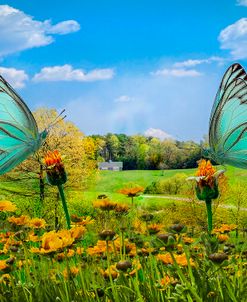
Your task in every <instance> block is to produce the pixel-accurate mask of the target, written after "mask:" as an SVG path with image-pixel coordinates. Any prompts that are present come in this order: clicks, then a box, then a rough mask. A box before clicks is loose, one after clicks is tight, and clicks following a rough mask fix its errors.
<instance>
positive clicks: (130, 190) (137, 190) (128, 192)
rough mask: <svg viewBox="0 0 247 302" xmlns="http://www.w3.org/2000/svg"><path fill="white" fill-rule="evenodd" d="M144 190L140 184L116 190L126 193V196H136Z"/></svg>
mask: <svg viewBox="0 0 247 302" xmlns="http://www.w3.org/2000/svg"><path fill="white" fill-rule="evenodd" d="M143 191H144V188H143V187H141V186H136V187H132V188H127V187H126V188H122V189H120V190H119V191H118V193H121V194H124V195H127V196H128V197H136V196H138V195H139V194H140V193H142V192H143Z"/></svg>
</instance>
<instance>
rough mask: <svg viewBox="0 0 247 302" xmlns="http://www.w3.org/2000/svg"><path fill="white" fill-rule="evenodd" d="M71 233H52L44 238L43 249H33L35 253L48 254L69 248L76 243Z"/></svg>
mask: <svg viewBox="0 0 247 302" xmlns="http://www.w3.org/2000/svg"><path fill="white" fill-rule="evenodd" d="M74 240H75V239H74V238H73V237H72V236H71V233H70V231H68V230H61V231H59V232H57V233H56V232H55V231H51V232H48V233H45V234H44V235H43V236H42V243H41V248H40V249H37V248H32V249H31V251H32V252H33V253H41V254H48V253H52V252H56V251H58V250H61V249H63V248H65V247H67V246H71V245H72V243H73V242H74Z"/></svg>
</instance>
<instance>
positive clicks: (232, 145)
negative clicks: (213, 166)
mask: <svg viewBox="0 0 247 302" xmlns="http://www.w3.org/2000/svg"><path fill="white" fill-rule="evenodd" d="M246 81H247V74H246V72H245V70H244V69H243V67H242V66H241V65H240V64H238V63H236V64H233V65H231V66H230V67H229V68H228V70H227V71H226V73H225V75H224V76H223V79H222V81H221V85H220V88H219V90H218V93H217V95H216V97H215V101H214V105H213V108H212V111H211V116H210V127H209V145H210V149H209V151H208V155H209V157H211V158H212V159H213V160H215V161H216V162H217V163H218V164H228V165H232V166H235V167H240V168H245V169H247V82H246Z"/></svg>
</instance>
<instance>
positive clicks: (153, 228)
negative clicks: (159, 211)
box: [147, 223, 163, 234]
mask: <svg viewBox="0 0 247 302" xmlns="http://www.w3.org/2000/svg"><path fill="white" fill-rule="evenodd" d="M162 227H163V225H161V224H157V223H153V224H150V225H149V226H148V227H147V229H148V231H149V233H150V234H156V233H158V232H159V231H161V229H162Z"/></svg>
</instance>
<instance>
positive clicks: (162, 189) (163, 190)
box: [144, 173, 187, 195]
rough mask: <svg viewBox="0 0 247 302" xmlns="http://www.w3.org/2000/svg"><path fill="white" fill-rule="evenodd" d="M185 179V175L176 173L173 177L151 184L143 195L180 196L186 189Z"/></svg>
mask: <svg viewBox="0 0 247 302" xmlns="http://www.w3.org/2000/svg"><path fill="white" fill-rule="evenodd" d="M186 178H187V175H186V174H185V173H177V174H175V175H174V176H172V177H170V178H168V179H163V180H159V181H156V182H155V181H154V182H152V183H151V184H150V185H149V186H147V187H146V189H145V191H144V193H145V194H170V195H177V194H181V193H183V192H184V191H185V189H186V187H187V186H186Z"/></svg>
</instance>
